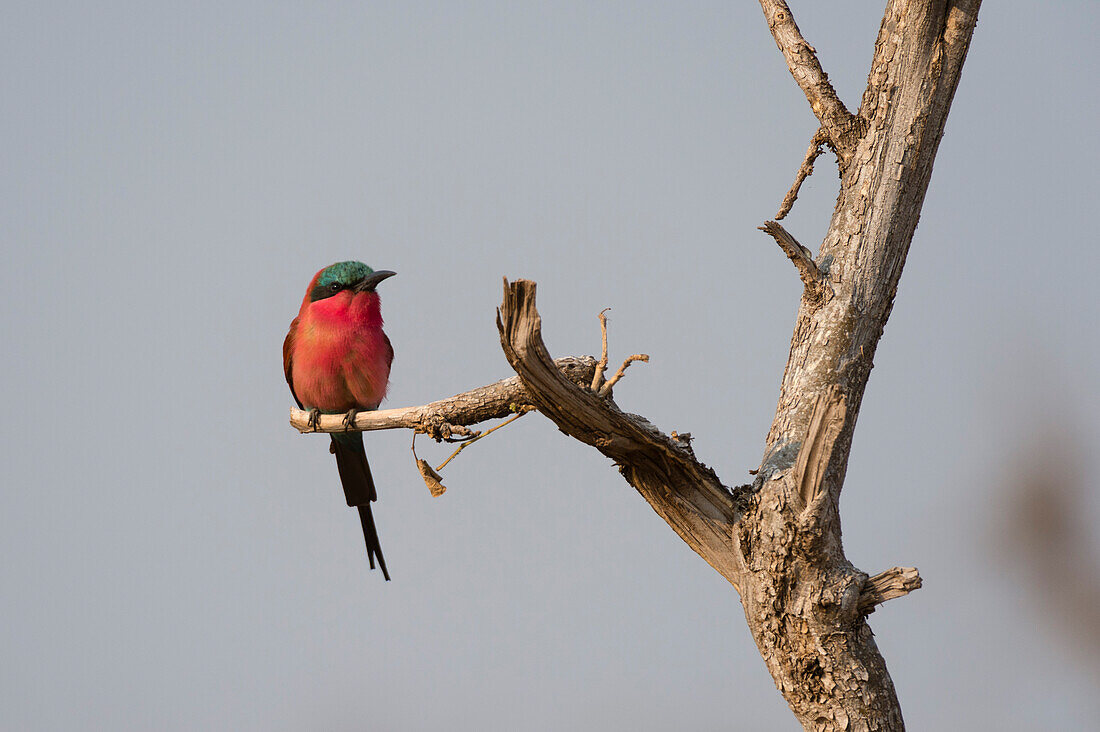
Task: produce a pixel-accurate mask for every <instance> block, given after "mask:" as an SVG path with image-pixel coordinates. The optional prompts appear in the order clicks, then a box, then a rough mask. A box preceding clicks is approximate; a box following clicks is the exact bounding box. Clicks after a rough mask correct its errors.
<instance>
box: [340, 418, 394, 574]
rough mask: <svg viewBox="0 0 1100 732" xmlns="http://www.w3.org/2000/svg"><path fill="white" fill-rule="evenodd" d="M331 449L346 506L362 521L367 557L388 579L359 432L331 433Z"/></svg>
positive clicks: (374, 492) (375, 496)
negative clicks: (371, 506) (375, 522)
mask: <svg viewBox="0 0 1100 732" xmlns="http://www.w3.org/2000/svg"><path fill="white" fill-rule="evenodd" d="M332 448H333V449H332V451H333V452H334V453H336V466H337V467H338V468H339V469H340V482H341V483H342V484H343V486H344V497H345V498H346V499H347V502H348V505H349V506H354V507H356V508H358V509H359V521H360V523H362V525H363V538H364V539H365V540H366V543H367V559H368V560H369V561H370V568H371V569H374V559H375V557H377V558H378V566H379V567H381V569H382V575H383V576H384V577H385V578H386V579H387V580H389V578H390V573H389V572H387V571H386V560H385V559H384V558H383V557H382V545H381V543H379V541H378V529H377V528H376V527H375V525H374V515H373V514H372V513H371V510H370V503H371V501H376V500H378V492H377V490H376V489H375V487H374V476H372V475H371V472H370V463H368V462H367V453H366V450H364V449H363V435H362V433H349V434H334V435H332Z"/></svg>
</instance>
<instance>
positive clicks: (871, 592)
mask: <svg viewBox="0 0 1100 732" xmlns="http://www.w3.org/2000/svg"><path fill="white" fill-rule="evenodd" d="M921 584H922V581H921V578H920V574H919V573H918V572H917V569H916V567H894V568H893V569H888V570H886V571H885V572H882V573H880V574H876V575H875V576H874V577H870V578H868V580H867V581H866V582H864V583H863V589H862V590H861V591H860V593H859V603H858V607H859V612H860V614H861V615H870V614H871V613H873V612H874V611H875V606H876V605H881V604H882V603H884V602H886V601H887V600H893V599H894V598H896V597H904V596H905V595H908V594H909V593H910V592H912V591H913V590H917V589H920V586H921Z"/></svg>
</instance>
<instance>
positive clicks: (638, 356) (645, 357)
mask: <svg viewBox="0 0 1100 732" xmlns="http://www.w3.org/2000/svg"><path fill="white" fill-rule="evenodd" d="M635 361H642V362H643V363H649V354H646V353H635V354H634V355H633V356H630V357H629V358H627V359H626V360H625V361H623V365H622V366H620V367H619V370H618V371H616V372H615V375H614V376H612V377H611V378H610V379H608V380H607V383H606V384H604V385H603V386H602V387H600V390H599V392H598V393H597V395H598V396H601V397H605V396H607V395H608V394H610V393H611V388H612V387H613V386H615V384H616V382H618V380H619V379H621V378H623V374H624V373H626V367H627V366H629V365H630V364H632V363H634V362H635Z"/></svg>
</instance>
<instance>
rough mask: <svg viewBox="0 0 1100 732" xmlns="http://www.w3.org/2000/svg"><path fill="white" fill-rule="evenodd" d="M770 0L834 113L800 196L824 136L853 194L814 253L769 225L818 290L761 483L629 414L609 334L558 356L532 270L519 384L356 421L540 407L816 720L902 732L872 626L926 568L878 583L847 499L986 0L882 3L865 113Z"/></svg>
mask: <svg viewBox="0 0 1100 732" xmlns="http://www.w3.org/2000/svg"><path fill="white" fill-rule="evenodd" d="M760 5H761V7H762V8H763V10H764V15H765V17H766V19H767V21H768V25H769V28H770V29H771V31H772V35H773V37H774V38H775V41H776V44H777V46H778V47H779V48H780V50H781V51H782V52H783V56H784V58H785V59H786V60H787V64H788V66H789V68H790V71H791V74H792V75H793V76H794V78H795V80H796V81H797V82H798V84H799V86H800V87H801V88H802V89H803V91H804V92H805V94H806V98H807V99H808V100H809V102H810V104H811V106H812V108H813V110H814V113H815V114H816V115H817V117H818V120H819V121H820V123H821V131H820V132H819V133H818V134H817V135H815V137H814V141H813V142H812V143H811V149H810V151H808V153H807V158H806V161H804V163H803V165H802V168H801V169H800V172H799V174H798V177H797V179H796V183H795V186H794V187H792V192H791V194H789V195H788V201H787V203H789V204H793V202H794V198H795V196H796V195H797V187H798V185H799V184H800V183H801V181H802V180H804V178H805V176H806V175H808V174H809V172H810V169H811V167H812V163H813V158H814V157H816V152H815V151H816V149H817V145H818V142H819V141H820V140H822V137H821V136H824V144H827V145H829V146H830V147H831V148H833V149H834V150H835V151H836V153H837V160H838V164H839V166H840V172H841V187H840V194H839V196H838V197H837V203H836V208H835V210H834V212H833V217H832V222H831V224H830V226H829V231H828V233H827V234H826V236H825V239H824V241H823V242H822V244H821V247H820V250H819V252H818V254H817V256H816V257H814V256H813V255H812V252H810V251H809V250H808V249H806V248H805V247H803V246H802V245H801V244H799V243H798V242H797V241H795V239H794V237H792V236H791V235H790V234H789V233H787V232H786V230H784V229H783V227H782V226H780V225H779V224H777V223H775V222H768V223H767V224H766V225H765V226H764V227H762V228H763V229H764V230H765V231H766V232H767V233H768V234H770V235H771V236H773V237H774V238H775V240H776V241H777V242H778V243H779V245H780V247H781V248H782V250H783V251H784V252H785V253H786V254H787V255H788V256H789V257H790V258H791V260H792V261H793V262H794V263H795V265H796V267H797V269H798V273H799V276H800V277H801V278H802V281H803V283H804V285H805V288H804V292H803V295H802V300H801V304H800V306H799V311H798V317H797V321H796V324H795V329H794V335H793V337H792V339H791V350H790V356H789V358H788V361H787V366H786V370H785V372H784V374H783V379H782V383H781V387H780V395H779V403H778V406H777V408H776V413H775V418H774V420H773V422H772V425H771V429H770V430H769V431H768V433H767V437H766V441H765V452H764V458H763V460H762V462H761V466H760V470H759V472H758V474H757V477H756V481H755V482H754V483H753V484H752V485H751V486H741V487H739V488H736V489H732V490H731V489H729V488H727V487H726V486H724V485H723V484H722V483H721V481H720V480H719V479H718V476H716V475H715V473H714V471H712V470H711V469H710V468H708V467H707V466H705V465H703V464H702V463H700V462H699V461H698V460H697V459H696V458H695V455H694V453H693V452H692V449H691V444H690V438H689V437H688V436H677V435H676V434H675V433H673V435H672V436H669V435H665V434H663V433H662V432H660V431H659V430H658V429H657V428H656V427H654V426H653V425H652V424H650V423H649V422H648V421H646V420H645V419H644V418H642V417H639V416H637V415H632V414H627V413H624V412H623V411H621V410H620V409H619V408H618V406H617V405H616V404H615V402H614V401H613V398H612V394H611V387H612V386H613V384H614V380H615V378H616V377H613V378H612V379H611V380H610V381H609V382H608V383H603V381H602V373H603V369H604V368H605V367H606V364H607V360H606V332H605V339H604V344H605V346H604V347H605V352H604V354H603V358H601V360H600V362H599V364H598V365H597V363H596V361H595V359H591V358H588V359H580V360H575V359H574V360H562V361H559V362H556V363H555V362H553V361H551V359H550V356H549V353H548V352H547V349H546V346H545V344H544V343H543V342H542V335H541V321H540V319H539V315H538V311H537V310H536V308H535V284H534V283H533V282H528V281H525V280H519V281H516V282H513V283H508V282H507V281H506V282H505V287H504V300H503V302H502V304H501V307H500V310H499V312H498V318H497V326H498V329H499V331H500V340H501V346H502V348H503V349H504V353H505V356H506V357H507V359H508V362H509V363H510V364H511V366H512V367H513V368H514V369H515V371H516V373H517V375H518V376H517V378H516V379H511V380H506V381H504V382H498V383H497V384H493V385H490V386H487V387H482V388H481V389H478V390H474V391H473V392H467V393H466V394H460V395H458V396H456V397H452V398H451V399H448V400H443V401H441V402H435V403H432V404H429V405H424V406H421V407H410V408H407V409H403V410H386V411H384V412H367V413H363V414H360V415H359V417H358V419H357V420H356V422H355V429H361V430H365V429H392V428H397V427H405V428H411V429H414V430H416V431H417V432H425V433H428V434H431V435H432V436H434V437H436V438H441V437H446V436H447V430H448V429H450V428H452V427H455V428H456V429H458V428H460V427H461V425H469V424H473V423H476V422H480V421H484V420H486V419H492V418H496V417H501V416H506V415H507V414H510V413H511V412H512V411H515V410H516V409H517V408H525V407H526V408H530V407H532V406H533V407H535V408H537V409H538V410H539V411H540V412H541V413H542V414H544V415H545V416H546V417H548V418H549V419H551V420H553V422H554V423H555V424H556V425H557V426H558V427H559V429H561V430H562V431H563V432H565V433H566V434H568V435H570V436H572V437H575V438H576V439H578V440H580V441H581V442H584V443H586V444H588V445H592V446H593V447H595V448H596V449H597V450H599V451H600V452H601V453H603V454H604V455H606V456H608V457H609V458H611V459H612V460H614V461H615V463H616V465H617V466H618V468H619V471H620V472H621V473H622V475H623V477H624V478H625V479H626V480H627V481H628V482H629V483H630V484H631V485H632V486H634V488H635V489H637V491H638V492H639V493H640V494H641V495H642V497H643V498H645V500H646V501H647V502H648V503H649V505H650V506H652V507H653V509H654V510H655V511H656V512H657V513H658V514H659V515H660V516H661V518H663V519H664V520H665V521H666V522H667V523H668V524H669V526H671V527H672V528H673V530H674V531H676V533H677V534H678V535H679V536H680V537H681V538H682V539H683V540H684V541H685V542H687V543H688V544H689V545H690V546H691V547H692V549H694V550H695V551H696V552H697V553H698V554H699V555H700V556H701V557H702V558H703V559H704V560H706V561H707V562H708V563H709V564H710V565H711V566H712V567H714V568H715V569H716V570H717V571H718V572H719V573H721V575H722V576H723V577H725V578H726V579H727V580H729V581H730V582H731V583H732V584H733V585H734V587H735V588H737V590H738V592H739V593H740V596H741V603H742V606H743V608H744V612H745V618H746V620H747V621H748V625H749V628H750V630H751V632H752V635H753V638H754V639H755V641H756V644H757V647H758V648H759V650H760V654H761V656H763V658H764V662H765V664H766V665H767V667H768V670H769V671H770V672H771V674H772V677H773V678H774V679H775V683H776V686H777V687H778V688H779V690H780V691H781V692H782V694H783V696H784V698H785V699H786V700H787V703H788V705H789V706H790V708H791V710H792V711H793V712H794V714H795V716H796V717H797V719H798V720H799V722H800V723H801V724H802V725H803V727H804V728H806V729H812V730H846V729H855V730H900V729H903V728H904V724H903V722H902V716H901V708H900V706H899V704H898V699H897V695H896V693H895V691H894V685H893V682H892V681H891V679H890V675H889V673H888V672H887V670H886V664H885V662H884V661H883V659H882V656H881V655H880V653H879V651H878V648H877V646H876V645H875V641H874V638H873V636H872V633H871V629H870V627H869V626H868V625H867V622H866V617H867V615H869V614H870V613H871V612H873V611H874V609H875V607H876V606H877V605H879V604H881V603H883V602H885V601H887V600H890V599H892V598H896V597H901V596H902V595H905V594H907V593H908V592H911V591H912V590H914V589H916V588H918V587H920V576H919V575H918V574H917V571H916V570H915V569H912V568H900V567H895V568H894V569H890V570H887V571H885V572H883V573H881V574H879V575H876V576H874V577H870V578H869V577H868V576H867V574H865V573H864V572H861V571H860V570H858V569H857V568H855V567H854V566H852V564H851V563H850V562H849V561H848V560H847V559H846V558H845V557H844V551H843V546H842V542H841V530H840V515H839V512H838V506H839V501H840V491H841V486H842V485H843V482H844V473H845V470H846V468H847V464H848V455H849V451H850V447H851V443H852V433H853V430H854V428H855V424H856V418H857V416H858V414H859V408H860V404H861V402H862V399H863V393H864V389H865V387H866V385H867V378H868V375H869V374H870V371H871V367H872V365H873V359H874V355H875V349H876V347H877V345H878V341H879V339H880V337H881V336H882V332H883V328H884V327H885V325H886V321H887V318H888V317H889V315H890V309H891V306H892V304H893V301H894V295H895V293H896V292H897V286H898V280H899V278H900V277H901V271H902V267H903V266H904V264H905V257H906V254H907V252H908V250H909V244H910V242H911V241H912V238H913V232H914V231H915V229H916V226H917V219H918V217H919V215H920V210H921V205H922V203H923V201H924V195H925V192H926V191H927V189H928V183H929V180H930V177H931V174H932V164H933V162H934V160H935V156H936V150H937V147H938V146H939V141H940V137H941V136H942V134H943V130H944V125H945V123H946V120H947V114H948V110H949V108H950V105H951V99H952V96H953V95H954V93H955V88H956V86H957V84H958V81H959V76H960V73H961V70H962V64H963V60H964V59H965V57H966V52H967V48H968V46H969V43H970V38H971V36H972V34H973V31H974V25H975V22H976V20H977V12H978V7H979V5H980V0H939V1H935V0H889V2H888V3H887V6H886V12H885V16H884V18H883V22H882V27H881V29H880V31H879V36H878V40H877V42H876V44H875V53H874V59H873V62H872V65H871V71H870V74H869V77H868V84H867V89H866V91H865V92H864V95H863V100H862V104H861V105H860V109H859V112H858V114H855V115H853V114H851V113H850V112H849V111H848V110H847V109H846V108H845V107H844V105H843V103H842V102H841V101H840V99H839V98H838V97H837V95H836V93H835V91H834V90H833V89H832V86H831V85H830V84H829V80H828V77H827V76H826V75H825V72H824V71H823V69H822V67H821V64H820V63H819V62H818V60H817V57H816V52H815V51H814V49H813V47H812V46H810V45H809V44H808V43H807V42H806V41H805V39H804V38H803V37H802V35H801V33H800V32H799V30H798V26H797V25H796V24H795V22H794V18H793V17H792V15H791V12H790V9H789V8H788V7H787V5H786V3H785V2H782V1H781V0H760ZM785 208H789V206H788V205H785ZM632 358H638V359H641V358H642V357H641V356H637V357H632ZM624 368H625V364H624ZM620 371H622V369H620ZM619 375H621V374H619ZM306 419H307V415H306V414H305V413H304V412H302V413H296V414H295V415H294V416H293V421H294V424H295V426H296V427H298V428H299V429H303V431H304V428H306V425H307V422H306ZM320 428H321V429H322V430H325V431H335V430H338V429H345V428H344V427H343V422H342V417H341V416H339V415H337V416H332V417H322V418H321V424H320ZM421 462H422V461H421ZM440 490H441V487H440Z"/></svg>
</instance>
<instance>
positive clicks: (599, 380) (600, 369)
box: [591, 308, 611, 392]
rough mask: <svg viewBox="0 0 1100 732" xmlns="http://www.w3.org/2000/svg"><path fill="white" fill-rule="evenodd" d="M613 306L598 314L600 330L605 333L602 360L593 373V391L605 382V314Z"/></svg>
mask: <svg viewBox="0 0 1100 732" xmlns="http://www.w3.org/2000/svg"><path fill="white" fill-rule="evenodd" d="M610 309H611V308H604V309H603V310H601V311H600V314H599V315H598V316H597V317H599V319H600V332H601V334H602V335H603V350H602V351H601V352H600V360H599V361H597V362H596V373H594V374H593V375H592V386H591V389H592V391H593V392H597V391H599V388H600V386H601V385H602V384H603V374H604V372H605V371H607V316H606V315H604V313H606V312H607V311H608V310H610Z"/></svg>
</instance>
